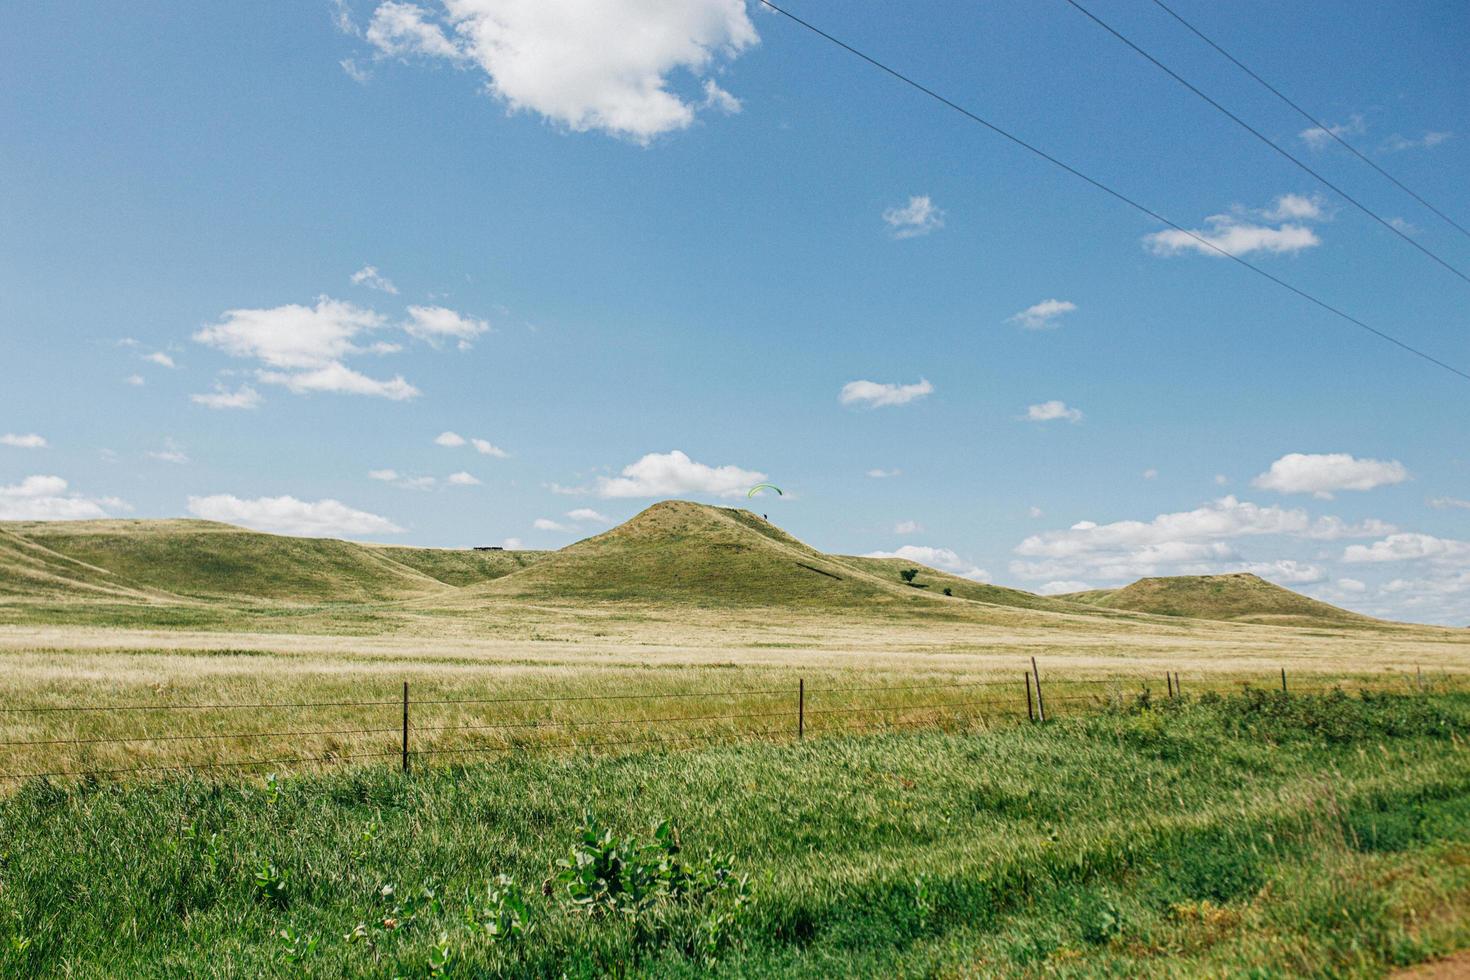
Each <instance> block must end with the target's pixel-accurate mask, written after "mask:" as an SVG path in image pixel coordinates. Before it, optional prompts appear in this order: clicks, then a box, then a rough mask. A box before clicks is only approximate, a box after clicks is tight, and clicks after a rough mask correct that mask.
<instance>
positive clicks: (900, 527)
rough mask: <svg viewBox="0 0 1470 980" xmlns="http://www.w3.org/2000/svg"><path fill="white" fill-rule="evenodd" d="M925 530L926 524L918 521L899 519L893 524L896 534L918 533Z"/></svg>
mask: <svg viewBox="0 0 1470 980" xmlns="http://www.w3.org/2000/svg"><path fill="white" fill-rule="evenodd" d="M922 530H924V526H923V525H922V524H920V523H919V522H918V521H899V522H898V523H897V524H895V525H893V533H894V534H918V533H919V532H920V531H922Z"/></svg>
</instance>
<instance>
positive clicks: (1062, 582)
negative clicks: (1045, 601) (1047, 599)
mask: <svg viewBox="0 0 1470 980" xmlns="http://www.w3.org/2000/svg"><path fill="white" fill-rule="evenodd" d="M1091 589H1092V586H1090V585H1088V584H1087V583H1086V582H1077V581H1072V580H1069V579H1056V580H1054V581H1051V582H1047V583H1046V584H1045V585H1042V586H1041V587H1039V588H1038V589H1037V590H1036V591H1037V592H1038V593H1039V594H1041V595H1061V594H1063V593H1065V592H1087V591H1090V590H1091Z"/></svg>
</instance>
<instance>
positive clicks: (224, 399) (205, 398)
mask: <svg viewBox="0 0 1470 980" xmlns="http://www.w3.org/2000/svg"><path fill="white" fill-rule="evenodd" d="M189 400H190V401H191V402H193V403H194V404H196V405H203V406H204V407H205V408H213V409H227V408H245V409H249V408H255V407H256V406H258V405H259V404H260V392H258V391H256V390H255V389H254V388H252V387H250V386H249V385H241V386H240V387H238V388H236V389H235V390H234V391H230V390H229V389H227V388H225V387H224V386H223V385H215V390H214V391H213V392H212V393H210V394H194V395H190V396H189Z"/></svg>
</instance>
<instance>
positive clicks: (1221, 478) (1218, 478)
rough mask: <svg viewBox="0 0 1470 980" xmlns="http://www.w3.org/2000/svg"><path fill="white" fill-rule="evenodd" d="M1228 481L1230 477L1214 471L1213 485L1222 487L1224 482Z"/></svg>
mask: <svg viewBox="0 0 1470 980" xmlns="http://www.w3.org/2000/svg"><path fill="white" fill-rule="evenodd" d="M1229 482H1230V477H1228V476H1226V475H1225V474H1224V473H1216V474H1215V486H1217V487H1223V486H1224V485H1225V484H1227V483H1229Z"/></svg>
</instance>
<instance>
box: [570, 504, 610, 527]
mask: <svg viewBox="0 0 1470 980" xmlns="http://www.w3.org/2000/svg"><path fill="white" fill-rule="evenodd" d="M567 516H568V517H570V518H571V519H572V520H574V521H594V522H596V523H598V524H611V523H612V518H610V517H607V516H606V515H604V514H599V513H598V512H597V511H595V510H593V509H592V508H591V507H578V508H577V509H576V510H569V511H567Z"/></svg>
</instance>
